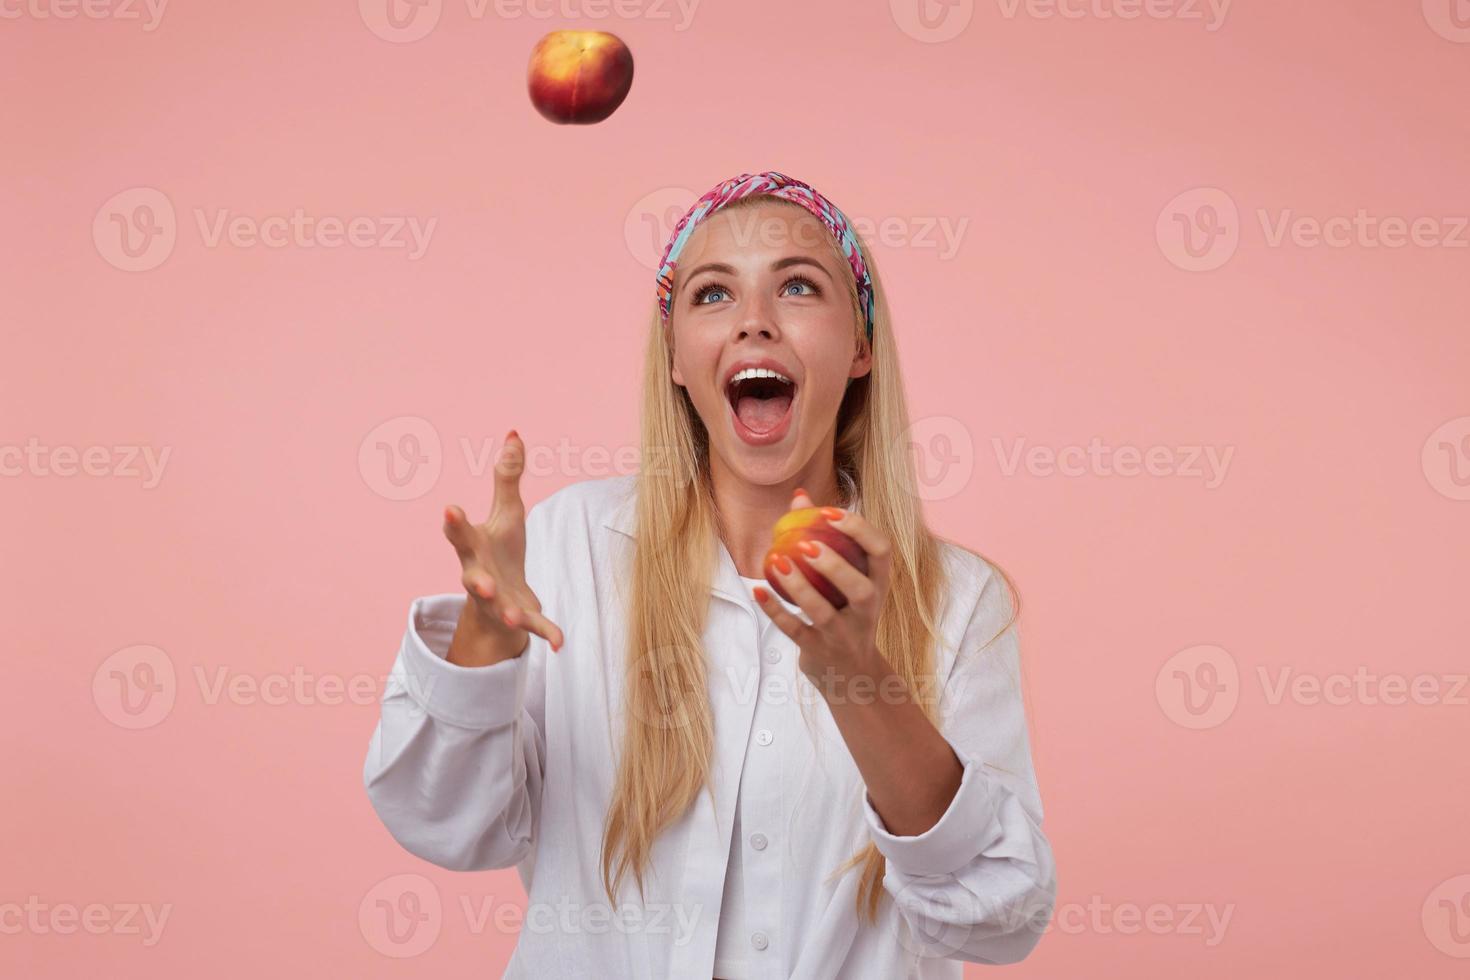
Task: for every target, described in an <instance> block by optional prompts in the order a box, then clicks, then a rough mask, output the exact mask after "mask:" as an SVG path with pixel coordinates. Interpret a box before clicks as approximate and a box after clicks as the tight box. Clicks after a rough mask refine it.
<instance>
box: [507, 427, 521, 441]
mask: <svg viewBox="0 0 1470 980" xmlns="http://www.w3.org/2000/svg"><path fill="white" fill-rule="evenodd" d="M505 437H506V438H507V439H519V438H520V437H521V434H520V433H519V432H517V431H516V430H515V429H511V430H510V431H509V432H507V433H506V434H505Z"/></svg>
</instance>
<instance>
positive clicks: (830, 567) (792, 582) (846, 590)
mask: <svg viewBox="0 0 1470 980" xmlns="http://www.w3.org/2000/svg"><path fill="white" fill-rule="evenodd" d="M811 506H812V501H811V499H810V498H809V497H807V496H806V494H805V493H798V494H797V495H796V496H795V497H794V498H792V501H791V509H792V510H797V509H799V508H802V507H811ZM822 510H823V513H824V516H826V518H827V522H828V523H829V524H831V525H832V527H833V528H835V529H836V530H838V531H841V532H842V533H843V534H846V535H847V536H848V537H850V538H852V539H853V540H854V541H856V542H857V543H858V546H859V547H861V548H862V549H863V550H864V551H866V552H867V553H868V574H867V575H864V574H863V573H862V572H860V571H858V570H857V569H856V568H855V567H853V565H852V564H851V563H850V562H848V560H847V559H846V558H843V557H842V556H841V555H839V554H838V553H837V552H835V551H833V550H832V549H831V548H829V547H827V546H826V545H825V544H822V543H820V542H804V543H803V544H802V545H801V548H802V557H803V558H804V559H805V561H806V562H807V564H808V565H810V566H811V568H812V570H813V571H815V572H818V573H819V574H821V575H822V576H823V577H824V578H826V579H827V581H828V582H831V583H832V585H834V586H835V587H836V588H837V590H838V591H839V592H841V593H842V594H843V595H844V596H845V597H846V598H847V605H846V606H843V607H842V608H841V609H836V608H834V607H833V605H832V603H830V602H828V601H827V600H826V599H825V598H823V596H822V594H821V593H820V592H818V591H817V589H816V587H815V586H813V585H812V584H811V583H810V582H808V581H807V580H806V576H805V575H803V574H802V573H801V570H800V569H799V568H797V567H796V564H795V563H794V562H789V563H788V564H789V568H790V571H788V572H786V573H785V574H782V572H781V570H780V569H779V568H778V569H775V570H774V574H775V576H776V578H777V579H778V580H779V581H780V582H781V585H782V587H783V588H784V589H785V590H786V593H787V594H788V595H789V596H791V600H792V601H793V602H794V603H796V605H797V606H799V607H800V608H801V611H802V612H803V613H805V614H806V617H807V619H809V620H811V623H810V625H808V624H807V623H804V622H802V620H801V618H800V617H798V616H796V615H795V614H793V613H792V612H790V611H789V610H788V609H787V608H786V607H785V606H783V605H782V604H781V600H780V599H778V598H776V596H775V595H774V594H772V593H771V592H770V591H769V590H767V589H763V588H756V589H755V590H753V593H754V595H755V600H756V602H757V603H759V604H760V607H761V609H762V610H764V611H765V613H766V615H767V616H769V617H771V621H772V622H773V623H775V624H776V627H777V628H778V629H780V630H781V632H783V633H785V634H786V635H787V636H789V637H791V639H792V640H794V641H795V642H796V645H797V647H798V649H800V651H801V657H800V666H801V669H802V672H803V673H804V674H806V675H807V677H809V678H811V679H812V681H813V683H815V684H816V685H817V687H818V689H819V690H822V691H823V693H824V694H827V693H828V690H827V687H826V685H825V684H824V682H825V681H829V680H830V681H835V682H837V683H841V682H843V681H844V680H846V679H847V678H848V677H849V676H850V675H853V674H865V675H868V676H878V675H880V674H882V673H886V670H882V669H880V668H882V666H883V657H882V655H881V654H880V653H879V651H878V644H877V639H878V615H879V613H881V612H882V611H883V604H884V602H885V601H886V600H887V598H888V582H889V578H888V576H889V571H890V569H891V561H892V558H891V556H892V547H891V545H890V542H889V540H888V536H887V535H885V534H884V533H883V532H882V531H879V530H878V529H877V528H875V527H874V526H873V525H872V524H869V523H868V522H867V521H865V520H864V519H863V518H862V517H861V516H859V515H858V514H854V513H851V512H850V511H845V510H841V509H839V508H835V507H824V508H822Z"/></svg>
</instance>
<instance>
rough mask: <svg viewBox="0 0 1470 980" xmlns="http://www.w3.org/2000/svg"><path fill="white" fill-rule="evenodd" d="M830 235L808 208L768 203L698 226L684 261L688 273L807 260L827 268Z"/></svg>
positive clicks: (726, 212)
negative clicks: (713, 266) (707, 265)
mask: <svg viewBox="0 0 1470 980" xmlns="http://www.w3.org/2000/svg"><path fill="white" fill-rule="evenodd" d="M831 238H832V236H831V233H830V232H828V231H827V226H826V225H824V224H822V222H821V221H819V220H817V217H816V216H815V215H813V214H812V213H811V212H810V211H808V210H807V209H806V208H804V207H802V206H801V205H799V204H793V203H791V202H790V201H782V200H779V199H766V200H763V201H761V202H760V203H758V204H750V205H743V206H732V207H726V208H721V209H720V210H719V211H716V212H715V213H714V214H712V215H710V216H709V217H707V218H705V219H704V220H703V221H701V222H700V223H699V224H698V225H696V226H695V228H694V231H693V233H692V234H690V236H689V241H688V242H687V243H685V245H684V248H683V250H682V251H681V252H680V255H679V265H680V266H682V267H683V268H686V269H687V268H690V267H691V266H693V265H695V264H698V263H701V262H727V263H729V264H731V265H737V264H739V262H740V260H741V259H744V260H746V261H749V262H764V261H765V260H767V259H776V258H781V257H783V256H787V255H808V256H811V257H812V258H815V259H817V260H818V261H820V262H822V264H823V265H824V266H825V265H828V264H830V263H829V260H830V259H831V257H832V242H831Z"/></svg>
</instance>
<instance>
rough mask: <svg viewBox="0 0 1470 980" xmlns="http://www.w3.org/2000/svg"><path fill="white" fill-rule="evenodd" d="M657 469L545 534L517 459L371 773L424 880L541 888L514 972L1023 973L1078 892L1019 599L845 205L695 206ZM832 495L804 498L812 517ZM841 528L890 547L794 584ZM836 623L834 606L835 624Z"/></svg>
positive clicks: (577, 491)
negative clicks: (912, 405) (934, 417)
mask: <svg viewBox="0 0 1470 980" xmlns="http://www.w3.org/2000/svg"><path fill="white" fill-rule="evenodd" d="M658 294H659V295H658V306H657V309H656V310H655V312H654V315H653V317H652V324H651V329H650V331H649V337H648V346H647V355H646V361H645V368H646V377H645V381H644V392H643V422H642V439H643V449H644V456H643V466H642V468H641V470H640V472H639V473H638V474H637V476H636V478H635V477H614V478H611V479H606V480H593V481H586V482H582V483H577V484H573V485H571V486H568V487H566V488H564V489H562V490H560V491H558V492H556V493H553V494H552V495H551V496H549V497H547V498H546V499H545V500H543V501H542V502H541V503H540V504H538V505H537V506H535V507H533V508H532V509H531V510H530V512H529V513H527V512H526V510H525V508H524V505H523V503H522V501H521V497H520V492H519V479H520V474H521V470H522V466H523V456H524V446H523V444H522V442H521V440H520V437H519V436H517V435H516V433H515V432H514V431H512V432H511V433H510V434H509V435H508V436H507V440H506V445H505V447H504V451H503V452H502V454H501V456H500V458H499V460H498V461H497V464H496V471H495V499H494V505H493V507H492V509H491V513H490V517H489V519H488V520H487V521H486V522H485V523H484V524H479V525H476V524H472V523H471V522H470V521H469V520H467V518H466V517H465V514H464V512H463V511H462V510H460V509H459V508H458V507H450V508H448V509H447V510H446V512H445V522H444V533H445V535H446V536H447V537H448V539H449V541H450V543H451V544H453V545H454V548H455V551H456V552H458V554H459V559H460V563H461V565H462V568H463V577H462V582H463V585H464V589H465V594H463V595H443V596H433V597H427V598H421V599H418V600H416V601H415V602H414V603H413V605H412V606H411V608H410V612H409V622H408V630H407V633H406V634H405V636H404V638H403V643H402V646H401V648H400V649H399V653H398V659H397V661H396V663H395V664H394V667H393V671H392V674H391V678H390V682H389V685H388V688H387V690H386V691H385V693H384V697H383V704H382V718H381V721H380V722H379V724H378V728H377V731H376V732H374V734H373V738H372V743H371V745H370V747H369V751H368V757H367V763H366V768H365V773H364V778H365V780H366V784H367V790H368V794H369V796H370V798H371V799H372V803H373V806H374V807H375V808H376V810H377V812H378V814H379V816H380V817H381V819H382V820H383V822H384V824H386V826H387V827H388V829H389V831H390V832H391V833H392V834H393V836H394V837H395V838H396V839H397V840H398V841H399V842H400V843H401V844H402V845H403V846H404V847H405V848H407V849H408V850H409V851H411V852H412V853H414V854H416V855H418V856H420V857H422V858H424V859H426V860H428V861H431V862H433V863H435V864H437V865H441V866H443V867H446V868H452V869H457V870H481V869H488V868H504V867H509V866H511V865H516V866H517V867H518V869H519V872H520V875H521V880H522V881H523V883H524V884H525V887H526V890H527V893H528V896H529V904H528V907H527V909H526V913H525V918H524V920H523V924H522V926H521V930H520V935H519V939H518V942H517V946H516V950H515V953H514V955H513V957H512V959H511V961H510V965H509V968H508V970H507V972H506V973H505V976H507V977H527V978H537V980H542V978H582V977H599V978H601V977H610V978H629V980H634V978H636V980H645V978H674V980H684V978H704V977H711V976H714V977H719V978H728V980H751V978H757V977H759V978H778V977H779V978H793V980H818V978H869V977H871V978H875V980H877V978H881V980H895V978H941V977H942V978H955V980H957V978H958V977H959V976H960V971H961V967H960V963H959V961H960V960H968V961H971V962H976V963H1010V962H1014V961H1017V960H1020V959H1022V958H1023V957H1025V956H1026V955H1027V954H1028V953H1029V952H1030V951H1031V949H1032V948H1033V947H1034V946H1035V945H1036V943H1037V941H1038V939H1039V938H1040V935H1041V932H1042V930H1043V929H1044V928H1045V926H1046V924H1047V923H1048V922H1049V920H1050V917H1051V911H1052V906H1053V903H1054V900H1055V891H1056V878H1055V869H1054V865H1053V861H1052V853H1051V847H1050V845H1049V843H1048V842H1047V839H1046V836H1045V835H1044V834H1043V833H1042V829H1041V822H1042V808H1041V800H1040V797H1039V794H1038V792H1037V787H1036V780H1035V776H1034V773H1033V770H1032V762H1031V753H1030V746H1029V741H1028V737H1027V731H1026V718H1025V714H1024V711H1023V709H1022V700H1021V693H1020V689H1019V661H1018V650H1017V643H1016V636H1015V627H1014V611H1013V608H1012V595H1011V592H1010V590H1009V589H1008V588H1007V585H1006V583H1005V581H1004V578H1003V576H1002V575H1001V574H1000V573H999V572H998V570H997V569H995V568H994V567H992V566H991V565H990V564H988V563H987V562H986V561H985V560H984V559H983V558H981V557H980V556H979V555H977V554H974V553H972V552H970V551H967V550H965V549H963V548H960V547H958V546H956V545H953V544H950V543H948V542H944V541H941V540H939V539H937V538H936V537H935V536H934V535H932V534H931V533H930V532H929V531H928V530H927V529H926V528H925V526H924V522H923V520H922V517H921V515H920V513H919V503H918V498H917V496H916V494H915V484H914V473H913V463H912V460H911V458H910V455H909V452H908V448H909V447H908V442H907V438H906V435H907V433H906V430H907V426H908V420H907V412H906V408H905V405H904V397H903V390H902V386H901V384H900V378H899V373H898V355H897V350H896V345H895V340H896V338H895V336H894V334H893V330H892V324H891V322H890V320H889V317H888V310H887V307H886V305H885V302H884V297H883V292H882V289H881V286H880V284H879V282H878V277H877V274H876V271H875V270H874V267H873V262H872V258H871V256H870V255H869V253H868V252H867V250H866V249H865V248H864V247H863V245H862V243H861V242H860V241H859V240H858V239H857V237H856V236H855V234H854V233H853V231H852V229H851V227H850V226H849V223H848V222H847V219H846V218H845V217H844V216H843V215H842V212H840V211H839V210H838V209H837V208H836V207H834V206H833V205H832V204H831V203H830V202H829V201H827V200H826V198H824V197H823V196H822V195H820V194H819V193H817V192H816V191H815V190H813V189H812V188H811V187H810V186H809V185H806V184H804V183H802V182H800V181H797V180H794V179H792V178H790V177H786V176H784V175H782V174H778V173H762V174H753V175H752V174H745V175H741V176H739V177H735V178H732V179H730V180H727V181H724V182H723V183H721V184H719V185H718V186H716V187H715V188H714V189H713V190H711V191H710V192H709V193H708V194H706V195H705V196H704V197H703V198H701V199H700V200H699V201H698V202H697V203H696V204H695V205H694V207H693V208H691V209H690V212H689V213H688V214H687V215H685V217H684V219H683V220H682V221H680V223H679V225H678V227H677V228H676V229H675V231H674V234H673V237H672V238H671V240H670V242H669V246H668V248H667V250H666V251H665V259H664V263H663V268H662V269H661V271H660V273H659V276H658ZM802 488H805V489H802ZM813 505H823V506H824V513H825V514H826V515H827V517H828V518H829V519H831V521H832V523H833V526H835V527H836V528H837V529H839V530H841V531H842V532H844V533H845V534H847V535H849V536H850V537H851V538H852V539H853V540H855V541H856V542H857V543H858V544H859V545H860V546H861V547H862V549H863V550H864V551H865V552H866V553H867V565H868V567H867V572H866V574H864V573H863V572H861V571H859V570H858V568H857V567H856V566H855V564H853V563H849V562H848V561H847V560H846V559H845V558H843V557H842V556H841V555H840V554H838V553H837V552H836V551H834V550H832V549H831V548H830V547H828V546H826V545H820V544H819V545H817V546H815V547H804V548H803V549H802V553H801V554H802V557H801V558H799V559H798V561H804V562H805V563H806V564H807V565H808V566H809V567H810V568H811V569H813V570H814V571H815V572H817V573H819V574H820V576H822V577H825V578H826V579H827V580H828V582H830V583H831V584H832V585H833V586H835V587H836V588H837V590H839V591H840V593H841V599H838V598H837V597H835V596H834V600H833V601H829V600H828V599H827V598H824V596H823V595H822V594H821V592H819V591H818V589H817V588H816V587H814V585H813V584H812V583H810V582H809V581H808V579H807V577H806V576H805V575H804V574H803V572H802V570H801V569H800V568H799V567H797V566H796V563H794V562H792V561H790V560H786V559H783V560H782V561H781V562H778V566H779V567H778V568H777V569H776V572H775V574H776V576H777V579H778V581H780V582H781V583H782V585H783V587H784V588H785V590H786V592H787V593H788V594H789V595H790V596H791V598H792V600H794V601H793V602H786V601H784V600H782V599H781V598H779V597H777V596H776V595H774V594H773V592H772V591H771V590H769V589H768V588H766V587H765V586H764V584H763V582H762V560H763V558H764V556H765V554H766V551H767V548H768V547H769V545H770V542H771V534H772V527H773V525H774V524H775V523H776V521H777V519H778V518H780V517H781V515H782V514H783V513H785V512H786V511H787V510H788V509H790V508H794V507H809V506H813ZM834 603H835V604H834Z"/></svg>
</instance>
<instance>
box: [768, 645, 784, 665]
mask: <svg viewBox="0 0 1470 980" xmlns="http://www.w3.org/2000/svg"><path fill="white" fill-rule="evenodd" d="M780 661H781V651H780V650H777V649H776V648H775V647H772V648H771V649H769V650H767V651H766V663H768V664H774V663H779V662H780Z"/></svg>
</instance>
